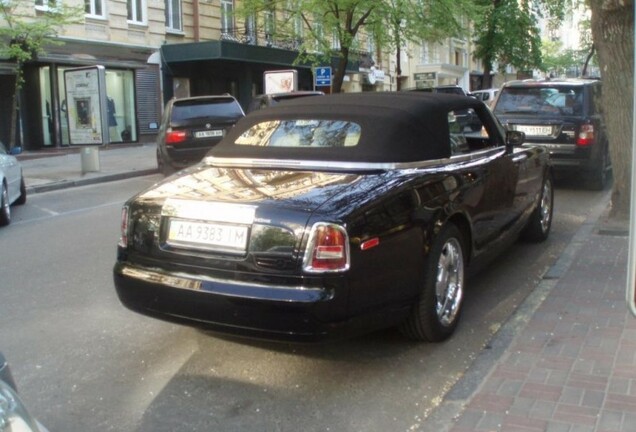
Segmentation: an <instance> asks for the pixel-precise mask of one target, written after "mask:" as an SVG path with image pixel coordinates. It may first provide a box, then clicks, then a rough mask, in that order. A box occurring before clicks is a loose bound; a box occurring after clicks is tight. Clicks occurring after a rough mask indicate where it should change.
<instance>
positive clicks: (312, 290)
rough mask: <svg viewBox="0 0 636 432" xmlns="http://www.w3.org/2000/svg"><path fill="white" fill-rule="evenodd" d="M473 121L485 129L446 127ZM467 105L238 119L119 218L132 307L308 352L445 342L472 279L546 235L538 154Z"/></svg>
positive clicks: (117, 276)
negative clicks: (392, 331)
mask: <svg viewBox="0 0 636 432" xmlns="http://www.w3.org/2000/svg"><path fill="white" fill-rule="evenodd" d="M466 110H472V111H474V113H475V114H476V115H477V117H478V118H479V119H480V121H481V122H482V127H481V128H480V129H479V130H474V129H475V128H472V127H462V126H460V125H459V124H458V122H457V116H456V115H455V113H456V112H458V111H459V112H465V111H466ZM523 141H524V135H523V133H521V132H516V131H511V132H507V133H506V132H505V131H504V129H503V128H502V127H501V125H500V124H499V123H498V122H497V120H496V119H495V117H493V115H492V114H491V113H490V111H489V110H488V108H487V107H486V106H485V105H484V104H483V103H482V102H480V101H477V100H476V99H474V98H470V97H464V96H455V95H443V94H420V93H363V94H338V95H330V96H325V97H319V98H302V99H297V100H294V101H290V102H287V103H286V104H284V105H283V104H281V105H279V106H277V107H273V108H270V109H267V110H261V111H257V112H254V113H252V114H250V115H248V116H246V117H245V118H243V119H241V120H240V121H239V122H238V123H237V125H236V126H235V127H234V128H233V129H232V130H231V131H230V132H229V133H228V135H227V136H226V137H225V138H224V139H223V141H222V142H221V143H220V144H218V145H217V146H216V147H215V148H214V149H213V150H212V151H211V152H210V153H209V154H208V156H207V157H206V158H205V159H204V160H203V161H202V162H201V163H200V164H198V165H195V166H193V167H190V168H188V169H186V170H184V171H181V172H179V173H177V174H176V175H174V176H172V177H169V178H167V179H166V180H165V181H163V182H162V183H159V184H157V185H155V186H153V187H152V188H150V189H148V190H146V191H144V192H142V193H140V194H138V195H137V196H135V197H133V198H132V199H130V200H129V201H128V202H127V203H126V204H125V206H124V208H123V213H122V221H121V228H122V236H121V241H120V243H119V247H118V252H117V262H116V264H115V267H114V282H115V286H116V288H117V293H118V295H119V298H120V300H121V301H122V303H123V304H124V305H125V306H127V307H128V308H130V309H132V310H134V311H137V312H140V313H143V314H146V315H150V316H154V317H157V318H161V319H166V320H171V321H175V322H181V323H186V324H189V325H193V326H198V327H204V328H207V329H212V330H216V331H219V332H223V333H230V334H235V335H244V336H251V337H260V338H268V339H279V340H281V339H282V340H300V341H312V340H320V339H325V338H329V337H333V336H348V335H352V334H354V333H357V332H362V331H370V330H373V329H377V328H382V327H389V326H399V327H400V329H401V330H402V331H403V332H404V333H405V334H406V335H407V336H409V337H412V338H414V339H418V340H428V341H441V340H444V339H445V338H447V337H449V336H450V335H451V334H452V332H453V331H454V329H455V327H456V326H457V322H458V319H459V316H460V312H461V308H462V299H463V294H464V290H465V289H466V286H465V281H466V279H465V278H466V273H467V269H468V266H478V265H480V263H484V262H487V261H488V260H489V258H490V257H492V256H493V254H494V253H497V252H498V251H500V250H501V248H503V247H504V246H507V245H509V244H510V243H511V242H513V241H514V240H515V239H517V238H518V236H519V235H523V236H525V237H526V238H528V239H530V240H533V241H540V240H544V239H545V238H546V237H547V236H548V233H549V231H550V226H551V221H552V204H553V184H552V179H551V175H550V166H549V159H548V155H547V153H546V152H545V151H544V150H543V149H541V148H525V147H521V143H522V142H523Z"/></svg>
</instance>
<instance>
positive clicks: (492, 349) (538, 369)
mask: <svg viewBox="0 0 636 432" xmlns="http://www.w3.org/2000/svg"><path fill="white" fill-rule="evenodd" d="M70 150H71V152H70V153H65V154H60V155H51V154H43V153H39V152H33V153H31V154H29V153H23V154H22V155H20V156H19V159H20V160H21V163H22V167H23V170H24V175H25V181H26V184H27V191H29V192H30V193H37V192H44V191H49V190H55V189H62V188H67V187H72V186H80V185H86V184H92V183H99V182H104V181H112V180H119V179H124V178H128V177H133V176H142V175H148V174H153V173H155V172H157V162H156V158H155V145H154V144H143V145H136V146H127V147H117V146H110V147H107V148H101V149H99V168H100V169H99V171H97V172H86V173H83V172H82V159H81V157H82V156H81V154H80V153H79V149H70ZM60 153H61V152H60ZM43 156H44V157H43ZM606 197H607V198H606V200H605V201H604V202H602V203H600V204H599V205H598V206H597V207H596V208H595V209H592V210H591V211H590V214H589V216H588V219H587V221H586V222H585V223H584V224H583V225H582V226H581V227H580V228H579V230H578V232H577V233H576V235H575V236H574V237H573V239H572V241H571V242H570V244H569V245H568V246H567V248H566V249H565V251H564V252H563V253H562V255H561V256H560V258H559V259H558V260H557V262H556V263H555V264H554V265H553V266H552V268H551V269H550V270H549V271H548V272H547V273H546V275H545V276H544V278H543V281H542V282H541V283H540V284H539V286H537V288H536V289H535V290H534V292H533V293H532V294H530V296H529V297H528V298H527V299H526V300H525V301H524V303H523V304H522V305H521V306H520V307H519V308H518V310H517V311H516V312H515V313H514V315H513V316H511V317H510V318H509V320H508V322H507V323H506V324H505V325H504V326H502V328H501V329H500V330H499V331H498V332H497V334H496V335H495V336H494V337H493V340H492V341H490V343H489V345H488V346H487V347H485V349H484V350H483V351H482V353H481V354H480V355H479V356H478V358H477V359H476V360H475V361H474V362H473V364H472V365H471V366H470V368H469V369H468V371H467V372H466V373H465V374H464V376H463V377H462V378H460V380H459V381H458V382H457V383H456V384H455V386H454V387H453V388H452V389H451V390H450V391H449V392H448V394H447V395H446V396H445V398H444V401H442V403H441V404H440V406H439V407H438V408H437V409H436V410H435V411H434V412H433V413H432V414H431V415H430V416H429V417H428V418H427V419H426V420H425V422H424V424H423V425H422V427H421V428H420V430H422V431H426V432H429V431H430V432H468V431H480V432H486V431H488V432H491V431H498V432H636V318H635V317H633V316H631V314H630V313H629V311H628V309H627V306H626V304H625V283H626V269H627V255H628V243H629V242H628V224H627V221H624V222H622V223H619V224H613V225H609V224H608V221H607V218H606V215H605V213H604V212H605V210H606V209H607V204H608V197H609V193H608V194H607V195H606Z"/></svg>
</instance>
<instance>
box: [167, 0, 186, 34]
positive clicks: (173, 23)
mask: <svg viewBox="0 0 636 432" xmlns="http://www.w3.org/2000/svg"><path fill="white" fill-rule="evenodd" d="M166 27H167V28H168V29H169V30H173V31H178V32H181V31H183V24H182V22H181V0H166Z"/></svg>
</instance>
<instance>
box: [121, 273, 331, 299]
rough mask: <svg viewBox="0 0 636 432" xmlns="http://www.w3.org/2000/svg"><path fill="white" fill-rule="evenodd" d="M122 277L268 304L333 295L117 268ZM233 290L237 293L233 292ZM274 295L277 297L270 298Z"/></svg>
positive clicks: (204, 277) (299, 289) (290, 288)
mask: <svg viewBox="0 0 636 432" xmlns="http://www.w3.org/2000/svg"><path fill="white" fill-rule="evenodd" d="M118 271H119V273H120V274H121V275H122V276H125V277H128V278H131V279H137V280H140V281H143V282H146V283H151V284H157V285H163V286H166V287H169V288H177V289H185V290H189V291H199V292H204V293H210V294H216V295H222V296H227V297H236V298H250V299H262V300H268V301H284V302H299V303H312V302H316V301H324V300H330V299H332V298H333V296H334V293H333V291H332V290H327V289H324V288H308V287H305V286H294V287H282V286H280V285H266V284H262V283H257V282H252V283H248V282H237V281H227V280H221V279H217V278H213V277H209V276H204V275H191V274H187V273H182V272H175V273H165V272H161V271H157V270H156V269H153V270H151V269H148V268H143V267H139V266H134V267H133V266H131V265H128V264H122V265H121V266H120V267H119V270H118ZM233 289H236V290H237V291H239V292H234V291H233ZM260 289H263V290H264V289H266V290H267V292H268V294H269V295H268V296H267V297H265V296H258V295H257V293H258V290H260ZM274 293H277V294H278V295H273V294H274Z"/></svg>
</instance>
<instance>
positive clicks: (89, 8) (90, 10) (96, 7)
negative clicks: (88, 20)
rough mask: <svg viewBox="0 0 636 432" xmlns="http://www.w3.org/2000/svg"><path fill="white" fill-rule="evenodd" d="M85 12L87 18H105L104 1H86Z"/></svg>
mask: <svg viewBox="0 0 636 432" xmlns="http://www.w3.org/2000/svg"><path fill="white" fill-rule="evenodd" d="M84 12H86V16H87V17H93V18H104V17H105V13H104V2H103V0H84Z"/></svg>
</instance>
